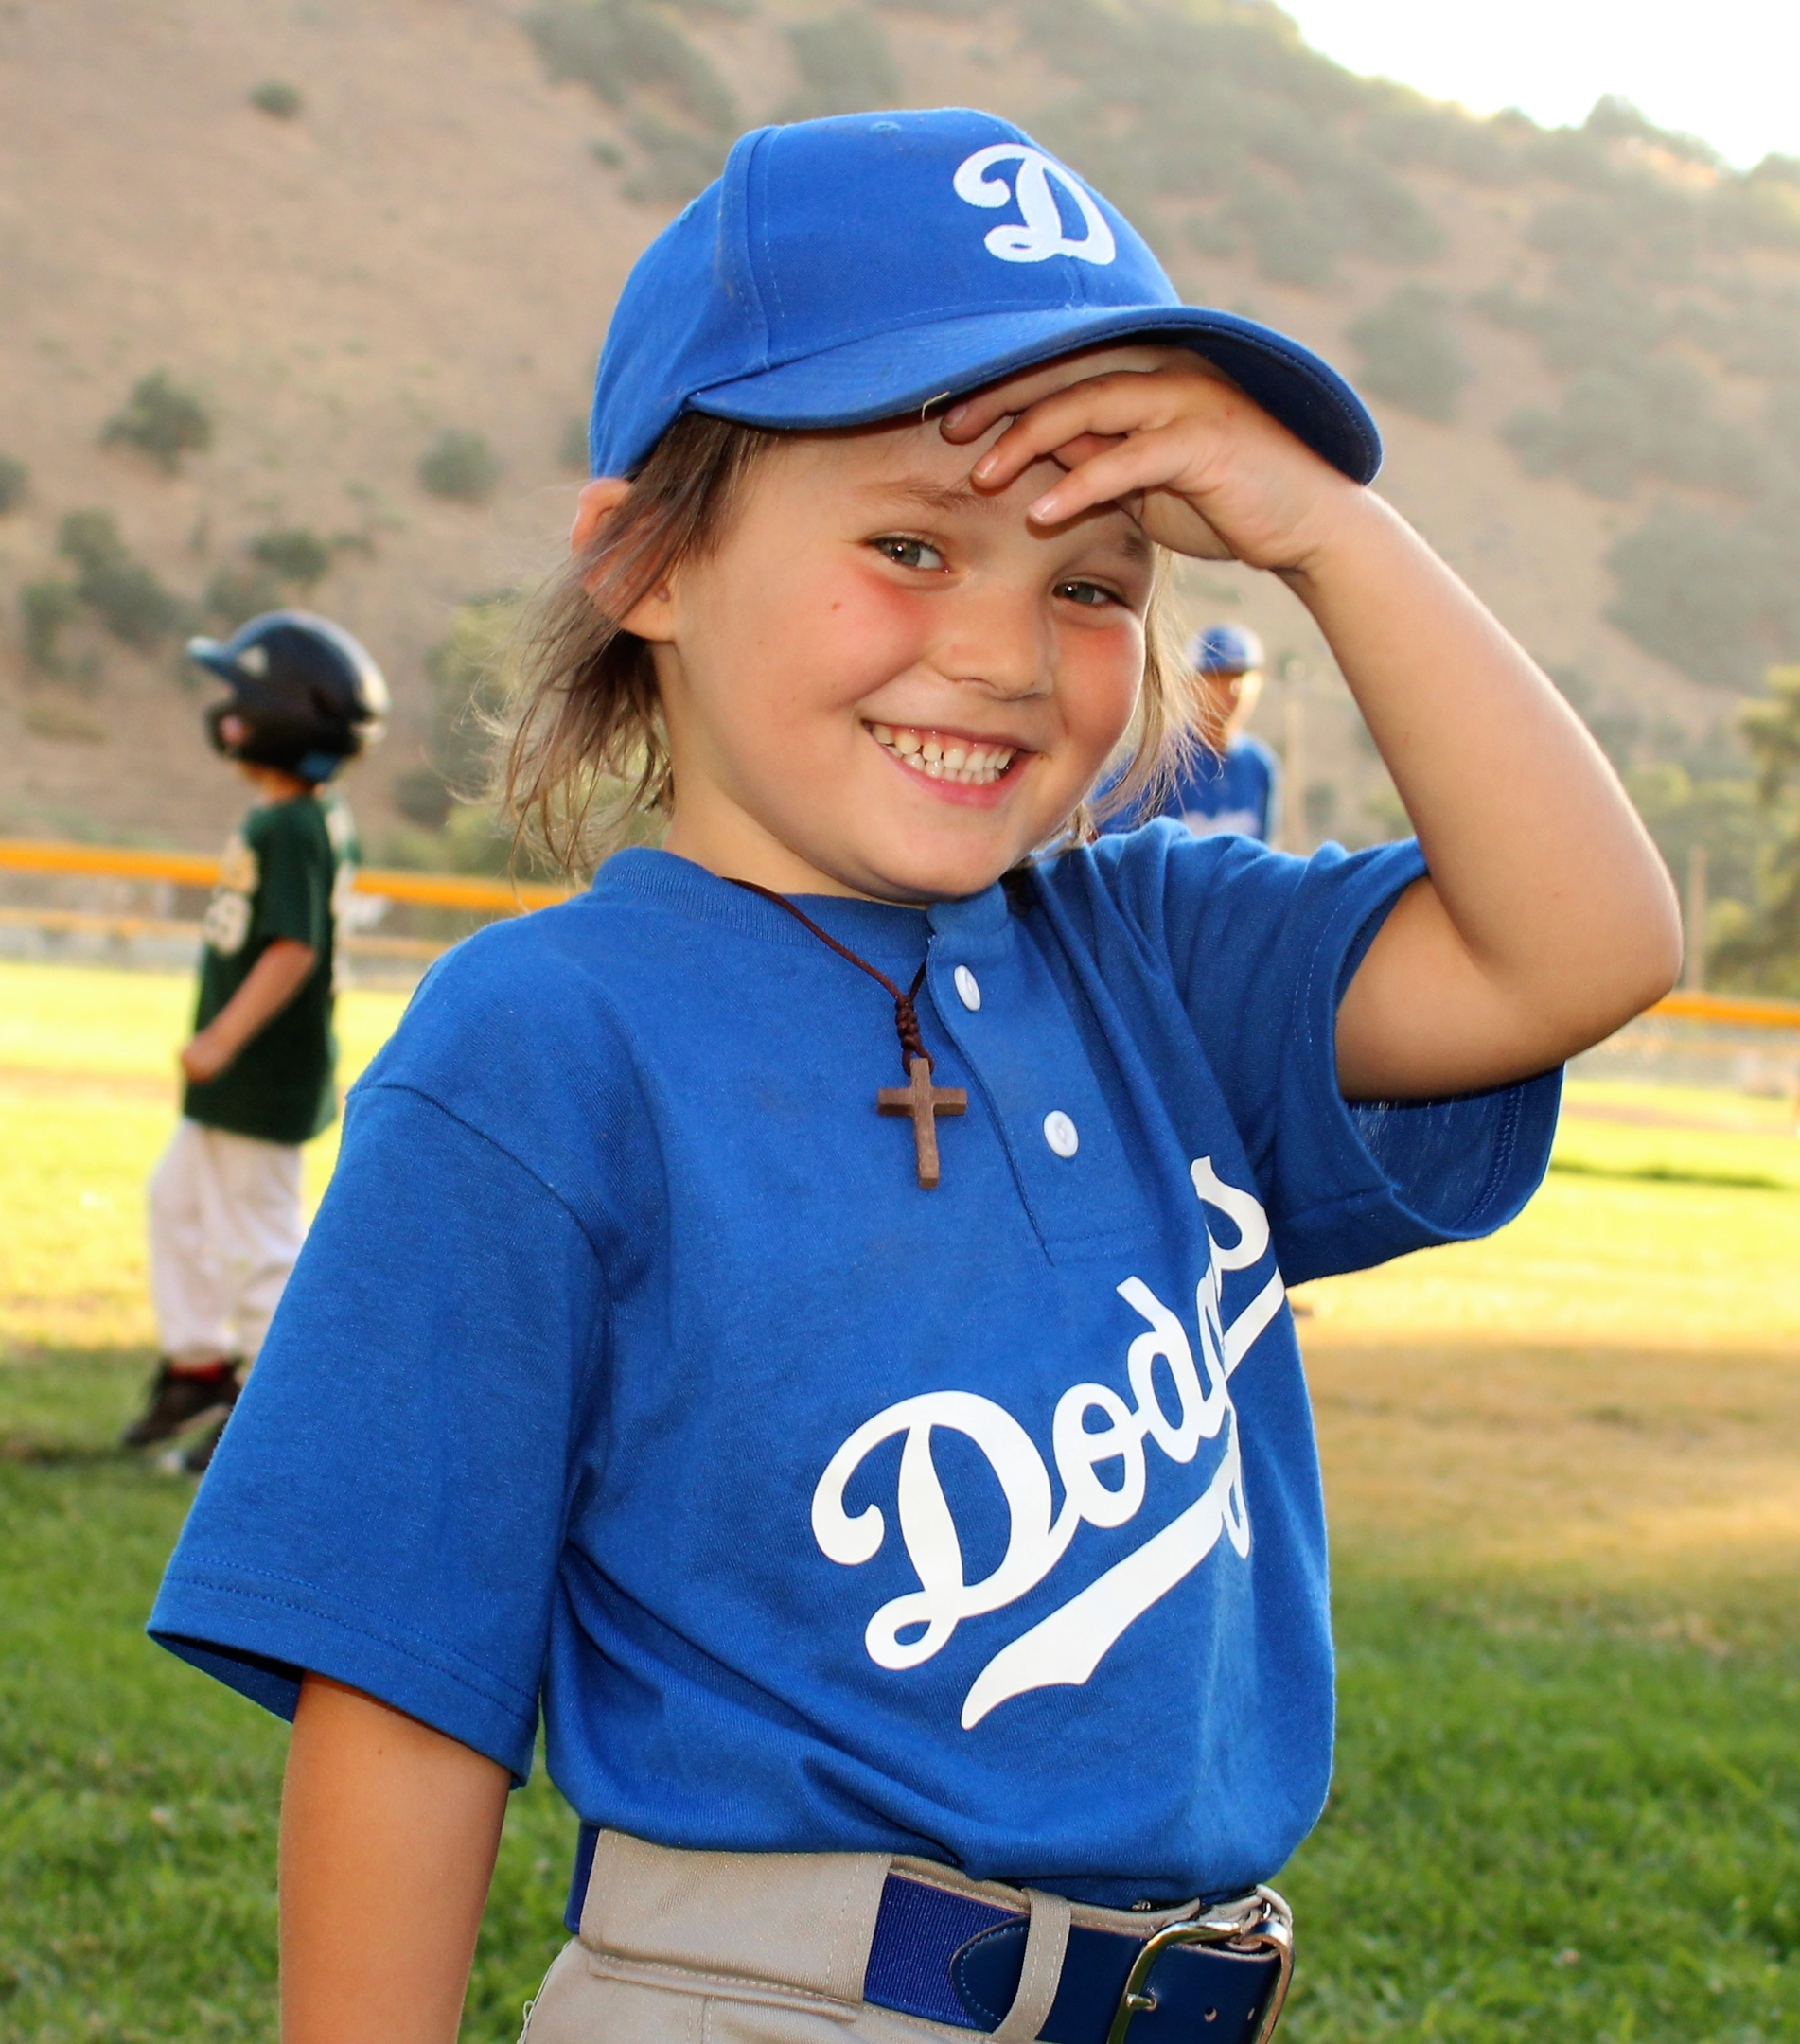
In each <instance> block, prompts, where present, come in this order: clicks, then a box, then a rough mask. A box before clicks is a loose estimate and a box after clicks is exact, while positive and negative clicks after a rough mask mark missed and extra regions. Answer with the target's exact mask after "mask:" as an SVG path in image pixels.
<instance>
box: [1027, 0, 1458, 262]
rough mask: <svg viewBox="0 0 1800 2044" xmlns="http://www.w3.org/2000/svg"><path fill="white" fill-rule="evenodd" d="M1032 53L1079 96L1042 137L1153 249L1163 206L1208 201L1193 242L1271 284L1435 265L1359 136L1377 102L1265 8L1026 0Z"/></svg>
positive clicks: (1414, 208)
mask: <svg viewBox="0 0 1800 2044" xmlns="http://www.w3.org/2000/svg"><path fill="white" fill-rule="evenodd" d="M1023 22H1024V26H1025V29H1026V33H1027V36H1028V38H1029V41H1030V44H1031V46H1032V49H1033V51H1034V53H1035V54H1036V55H1037V56H1038V57H1040V58H1041V59H1043V60H1044V61H1045V62H1048V63H1050V65H1052V66H1053V67H1054V68H1055V69H1056V70H1058V71H1060V72H1061V73H1063V74H1064V75H1065V76H1066V77H1067V78H1068V79H1070V80H1072V81H1073V82H1074V84H1075V86H1076V88H1077V89H1076V91H1075V93H1074V94H1073V95H1072V96H1071V97H1069V98H1068V99H1067V100H1065V101H1064V103H1063V104H1062V105H1061V106H1060V107H1057V108H1054V109H1053V110H1051V113H1050V116H1049V117H1048V119H1047V120H1045V121H1043V122H1040V123H1039V125H1040V126H1048V127H1050V128H1052V129H1053V130H1054V131H1055V134H1056V142H1057V146H1058V147H1059V148H1060V149H1061V150H1062V151H1063V152H1064V153H1065V154H1067V155H1068V157H1069V159H1070V161H1071V162H1072V163H1073V164H1074V165H1075V167H1077V168H1078V169H1080V170H1082V171H1083V172H1084V173H1085V174H1086V175H1089V176H1091V177H1092V178H1093V179H1094V181H1095V182H1096V183H1097V184H1098V185H1100V186H1101V187H1102V189H1103V190H1104V191H1106V192H1107V193H1108V194H1109V195H1110V196H1111V197H1112V198H1113V199H1114V200H1115V201H1116V202H1117V203H1120V204H1121V206H1122V207H1123V208H1124V210H1125V212H1126V213H1127V214H1128V215H1130V216H1131V217H1133V218H1134V219H1135V220H1137V222H1138V225H1139V226H1140V227H1145V228H1149V229H1150V230H1151V231H1152V234H1153V238H1154V226H1155V221H1156V213H1157V211H1159V210H1160V208H1158V207H1156V204H1155V202H1156V200H1158V199H1160V200H1164V201H1167V200H1172V199H1173V200H1184V199H1185V200H1204V201H1209V202H1214V203H1216V204H1217V206H1218V210H1217V211H1216V212H1209V213H1208V214H1206V215H1204V216H1200V217H1198V218H1193V217H1191V218H1190V220H1188V221H1187V222H1186V231H1187V234H1188V237H1189V238H1190V240H1191V241H1192V242H1193V243H1194V244H1195V245H1196V246H1205V247H1206V248H1207V249H1208V250H1209V251H1214V252H1220V253H1223V252H1225V251H1226V250H1229V249H1235V248H1245V247H1247V248H1248V249H1249V250H1250V251H1251V252H1252V253H1253V255H1255V257H1256V260H1257V263H1258V266H1259V267H1260V268H1261V270H1262V273H1263V274H1264V275H1265V276H1267V277H1269V278H1271V279H1272V280H1273V281H1276V282H1279V283H1286V284H1297V285H1302V286H1306V287H1309V288H1316V287H1319V286H1322V285H1323V284H1325V283H1326V282H1328V281H1329V279H1330V276H1331V273H1332V265H1333V263H1334V261H1335V259H1336V258H1337V257H1338V256H1339V255H1350V256H1353V255H1367V256H1373V257H1375V258H1377V259H1379V260H1382V261H1390V262H1415V261H1421V260H1424V259H1426V258H1428V257H1430V256H1432V255H1436V254H1437V253H1438V250H1439V248H1440V247H1441V245H1442V240H1443V236H1442V231H1441V229H1440V228H1439V226H1438V221H1437V220H1436V218H1435V217H1434V216H1433V214H1432V212H1431V210H1430V208H1429V207H1428V206H1426V205H1425V204H1424V203H1422V202H1421V200H1420V199H1419V198H1418V197H1417V195H1416V194H1415V193H1413V192H1412V191H1411V190H1410V189H1409V188H1408V187H1407V186H1406V185H1404V184H1403V183H1402V182H1401V180H1400V179H1398V178H1397V177H1395V176H1394V175H1393V173H1392V171H1391V170H1390V169H1389V168H1388V166H1387V162H1386V161H1385V159H1384V157H1383V156H1382V154H1381V153H1380V152H1379V151H1378V150H1375V149H1374V148H1372V147H1371V146H1370V145H1369V143H1368V140H1367V139H1366V137H1365V133H1364V132H1363V129H1362V126H1361V116H1363V115H1366V114H1368V112H1369V111H1370V110H1371V108H1372V107H1373V106H1376V105H1385V104H1386V103H1387V101H1386V100H1385V97H1383V96H1384V94H1385V92H1386V91H1387V90H1388V89H1387V88H1380V89H1377V88H1373V87H1370V86H1369V85H1368V83H1367V82H1366V81H1365V80H1362V79H1355V78H1353V77H1351V76H1350V73H1348V72H1346V71H1343V70H1341V69H1340V68H1339V67H1338V66H1336V65H1334V64H1332V63H1331V62H1329V61H1328V60H1326V59H1324V58H1321V57H1319V56H1318V55H1317V54H1316V53H1315V52H1314V51H1312V50H1309V49H1307V48H1306V46H1305V45H1304V44H1302V43H1301V42H1300V40H1299V37H1298V34H1297V31H1296V30H1295V29H1294V28H1293V26H1292V24H1291V23H1288V22H1287V21H1286V20H1285V18H1284V17H1281V16H1279V15H1277V14H1276V12H1275V10H1274V9H1268V10H1267V11H1266V12H1264V11H1262V10H1261V9H1258V10H1256V11H1254V12H1253V11H1252V10H1251V9H1217V10H1214V9H1207V10H1206V11H1204V12H1202V11H1200V10H1198V9H1196V10H1194V11H1193V12H1189V11H1187V10H1185V9H1183V10H1179V11H1178V10H1177V9H1174V8H1162V7H1156V6H1145V7H1142V8H1134V9H1114V8H1112V7H1110V6H1106V5H1103V4H1101V0H1026V4H1025V7H1024V12H1023Z"/></svg>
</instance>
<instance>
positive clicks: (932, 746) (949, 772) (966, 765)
mask: <svg viewBox="0 0 1800 2044" xmlns="http://www.w3.org/2000/svg"><path fill="white" fill-rule="evenodd" d="M869 731H870V734H871V736H873V737H874V741H875V743H876V744H877V745H880V746H883V747H885V748H886V749H887V750H888V751H890V752H891V753H892V754H893V756H894V758H895V759H897V760H899V761H900V763H901V764H902V765H903V766H906V767H911V768H912V770H913V771H914V772H915V773H922V774H924V775H926V777H927V778H928V779H929V780H932V781H952V782H955V783H956V784H958V785H959V786H962V787H990V786H992V785H993V784H994V783H995V782H996V781H997V780H999V779H1000V778H1001V776H1002V775H1004V774H1005V773H1007V772H1008V771H1009V770H1010V769H1011V767H1012V765H1013V761H1014V759H1015V757H1016V756H1017V755H1016V753H1015V749H1014V748H1012V747H1011V746H979V745H970V744H968V743H967V742H966V741H964V740H962V739H958V738H940V737H938V736H936V735H935V734H933V733H930V732H925V733H921V732H919V731H907V730H905V729H903V728H901V727H899V726H896V725H892V724H871V725H870V726H869Z"/></svg>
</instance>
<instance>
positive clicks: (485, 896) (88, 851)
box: [0, 837, 569, 915]
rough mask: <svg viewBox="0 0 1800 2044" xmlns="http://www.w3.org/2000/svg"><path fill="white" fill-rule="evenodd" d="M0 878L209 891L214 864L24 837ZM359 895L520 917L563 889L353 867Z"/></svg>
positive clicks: (10, 842)
mask: <svg viewBox="0 0 1800 2044" xmlns="http://www.w3.org/2000/svg"><path fill="white" fill-rule="evenodd" d="M0 872H30V873H77V874H85V875H87V876H88V877H90V878H94V879H107V880H165V881H169V882H172V883H173V884H174V885H175V886H176V887H200V888H206V887H211V886H213V885H214V883H215V882H216V881H217V880H218V878H219V861H218V860H217V859H216V858H209V857H207V856H206V855H204V854H203V853H198V852H150V851H139V850H137V849H136V848H135V847H132V846H127V845H81V844H56V843H49V842H44V841H40V840H34V839H31V838H26V837H0ZM356 890H357V892H358V893H359V894H379V895H380V897H381V898H382V899H383V900H384V901H394V902H413V903H415V904H416V905H417V906H418V907H422V908H472V909H476V910H479V911H481V912H483V913H485V914H488V915H520V914H522V913H524V912H525V911H526V910H528V909H532V908H548V907H552V906H553V905H554V904H555V903H556V902H559V901H567V900H568V898H569V890H568V889H567V888H555V887H533V886H530V885H527V884H526V883H525V882H523V881H521V882H519V883H518V884H517V885H515V884H514V883H513V882H512V881H510V880H483V879H480V878H478V877H475V876H473V875H470V874H468V873H430V872H399V871H394V870H384V869H382V868H379V867H373V866H365V867H359V868H358V870H357V875H356Z"/></svg>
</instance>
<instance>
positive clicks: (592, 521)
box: [569, 476, 631, 560]
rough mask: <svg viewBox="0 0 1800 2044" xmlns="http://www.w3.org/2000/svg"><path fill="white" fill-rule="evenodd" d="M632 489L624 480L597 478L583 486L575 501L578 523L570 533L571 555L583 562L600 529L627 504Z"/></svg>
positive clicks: (617, 477)
mask: <svg viewBox="0 0 1800 2044" xmlns="http://www.w3.org/2000/svg"><path fill="white" fill-rule="evenodd" d="M630 488H631V485H630V484H629V483H627V482H626V479H625V478H624V477H623V476H595V477H594V479H593V481H592V482H591V483H587V484H584V485H582V490H581V495H580V496H579V497H577V498H576V499H575V521H574V525H573V526H572V527H571V528H570V531H569V554H570V557H571V559H573V560H579V559H580V558H581V556H582V555H584V554H585V553H586V552H587V551H588V549H589V548H590V547H591V545H592V544H593V542H594V539H595V537H597V536H598V534H599V531H600V528H601V526H602V525H604V524H605V523H606V521H607V520H608V519H609V518H610V517H611V516H612V514H613V512H615V511H616V510H617V509H618V508H619V506H620V505H621V504H622V503H623V502H625V500H626V494H627V493H628V491H629V490H630Z"/></svg>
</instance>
